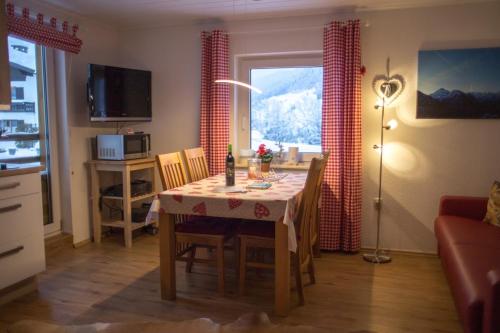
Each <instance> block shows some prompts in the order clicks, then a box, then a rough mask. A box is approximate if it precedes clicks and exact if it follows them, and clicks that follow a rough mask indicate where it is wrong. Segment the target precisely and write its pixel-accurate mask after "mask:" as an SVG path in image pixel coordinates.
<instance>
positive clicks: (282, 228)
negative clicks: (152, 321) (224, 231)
mask: <svg viewBox="0 0 500 333" xmlns="http://www.w3.org/2000/svg"><path fill="white" fill-rule="evenodd" d="M235 178H236V179H235V180H236V185H235V187H232V188H231V189H227V188H225V175H224V174H219V175H216V176H212V177H208V178H205V179H202V180H200V181H196V182H192V183H188V184H186V185H184V186H181V187H177V188H173V189H170V190H167V191H163V192H161V193H159V196H158V201H159V203H158V206H159V208H158V212H159V221H160V231H159V235H160V236H159V237H160V280H161V297H162V299H165V300H174V299H176V272H175V258H176V244H175V223H176V216H178V215H197V216H211V217H222V218H231V219H244V220H248V221H250V220H253V221H268V222H269V223H274V225H275V227H274V228H275V240H274V242H275V247H274V249H275V281H274V309H275V314H277V315H280V316H286V315H288V312H289V310H290V252H295V251H296V249H297V238H296V235H295V227H294V221H295V217H296V214H297V210H298V204H299V202H300V199H301V196H302V192H303V190H304V185H305V180H306V173H291V174H288V175H287V176H286V177H285V178H283V179H281V180H279V181H274V182H272V183H271V184H272V186H271V187H270V188H268V189H251V188H249V185H255V184H254V183H256V182H258V181H256V180H254V179H248V176H247V173H246V172H243V171H237V172H236V175H235ZM247 223H248V222H247Z"/></svg>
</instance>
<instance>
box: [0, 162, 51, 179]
mask: <svg viewBox="0 0 500 333" xmlns="http://www.w3.org/2000/svg"><path fill="white" fill-rule="evenodd" d="M43 169H45V166H44V165H43V164H41V163H39V162H37V163H23V164H14V163H7V170H0V177H10V176H17V175H26V174H29V173H37V172H40V171H42V170H43Z"/></svg>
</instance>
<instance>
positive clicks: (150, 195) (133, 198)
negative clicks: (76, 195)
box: [102, 192, 156, 202]
mask: <svg viewBox="0 0 500 333" xmlns="http://www.w3.org/2000/svg"><path fill="white" fill-rule="evenodd" d="M155 195H156V193H155V192H151V193H148V194H143V195H137V196H135V197H131V198H130V201H131V202H135V201H140V200H144V199H148V198H152V197H154V196H155ZM102 198H103V199H110V200H123V198H122V197H115V196H111V195H103V196H102Z"/></svg>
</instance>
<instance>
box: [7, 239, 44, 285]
mask: <svg viewBox="0 0 500 333" xmlns="http://www.w3.org/2000/svg"><path fill="white" fill-rule="evenodd" d="M2 253H4V255H2ZM0 269H1V274H0V289H3V288H5V287H8V286H10V285H12V284H14V283H17V282H19V281H21V280H24V279H26V278H29V277H31V276H33V275H35V274H37V273H40V272H43V271H44V270H45V248H44V241H43V234H42V233H38V234H33V235H31V236H28V237H25V238H21V239H19V240H12V241H9V242H5V243H1V244H0Z"/></svg>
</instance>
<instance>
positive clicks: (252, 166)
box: [248, 158, 262, 179]
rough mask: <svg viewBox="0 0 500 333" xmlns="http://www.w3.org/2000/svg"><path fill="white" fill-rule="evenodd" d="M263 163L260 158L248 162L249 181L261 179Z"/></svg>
mask: <svg viewBox="0 0 500 333" xmlns="http://www.w3.org/2000/svg"><path fill="white" fill-rule="evenodd" d="M261 163H262V161H261V160H260V159H259V158H251V159H249V160H248V179H260V178H261V177H262V175H261V171H260V168H261Z"/></svg>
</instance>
